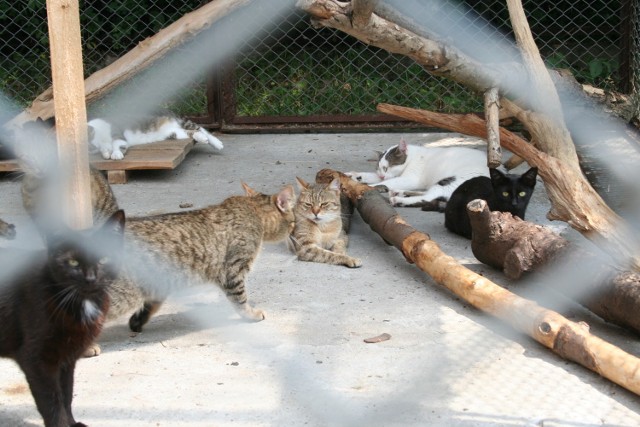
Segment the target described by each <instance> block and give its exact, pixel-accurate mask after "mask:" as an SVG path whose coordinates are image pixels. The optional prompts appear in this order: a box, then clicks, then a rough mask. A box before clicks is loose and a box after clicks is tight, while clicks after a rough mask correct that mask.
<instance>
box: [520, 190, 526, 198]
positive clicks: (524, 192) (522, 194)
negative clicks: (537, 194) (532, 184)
mask: <svg viewBox="0 0 640 427" xmlns="http://www.w3.org/2000/svg"><path fill="white" fill-rule="evenodd" d="M526 195H527V192H526V191H521V192H519V193H518V196H520V197H524V196H526Z"/></svg>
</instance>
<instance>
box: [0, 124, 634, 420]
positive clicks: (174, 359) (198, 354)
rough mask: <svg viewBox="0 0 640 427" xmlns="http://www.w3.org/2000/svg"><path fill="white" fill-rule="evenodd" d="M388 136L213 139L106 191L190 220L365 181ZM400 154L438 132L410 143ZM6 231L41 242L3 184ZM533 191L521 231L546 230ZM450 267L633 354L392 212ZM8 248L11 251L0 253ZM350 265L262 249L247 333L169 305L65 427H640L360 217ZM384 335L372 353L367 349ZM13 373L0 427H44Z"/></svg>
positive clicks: (214, 316)
mask: <svg viewBox="0 0 640 427" xmlns="http://www.w3.org/2000/svg"><path fill="white" fill-rule="evenodd" d="M400 136H401V135H400V134H325V135H316V134H303V135H220V139H221V140H223V142H224V143H225V148H224V150H223V151H222V152H214V150H212V149H210V147H201V146H197V147H196V148H195V149H194V150H193V151H191V153H190V154H189V155H188V156H187V159H186V160H185V161H184V162H183V163H182V164H181V165H180V166H179V167H178V168H177V169H175V170H173V171H146V172H135V173H133V174H132V175H131V178H130V181H129V183H128V184H126V185H120V186H116V187H115V188H114V191H115V193H116V196H117V197H118V200H119V202H120V205H121V206H122V207H123V208H124V209H125V210H126V212H127V214H128V215H142V214H147V213H159V212H171V211H178V210H181V209H180V208H179V205H180V204H181V203H192V204H193V206H194V207H195V208H197V207H202V206H206V205H208V204H213V203H217V202H219V201H221V200H222V199H224V198H225V197H227V196H229V195H232V194H241V193H242V189H241V186H240V181H241V180H242V181H245V182H247V183H249V184H250V185H251V186H253V187H254V188H256V189H258V190H262V191H264V192H275V191H276V190H277V189H279V188H280V187H281V186H283V185H284V184H289V183H291V184H293V183H294V182H295V176H296V175H297V176H300V177H302V178H304V179H305V180H313V179H314V176H315V173H316V172H317V171H318V170H320V169H322V168H325V167H330V168H333V169H337V170H341V171H352V170H355V171H373V170H374V167H375V164H374V163H373V162H370V161H369V159H370V158H372V157H373V150H381V149H385V148H387V147H389V146H390V145H393V144H395V143H397V141H398V140H399V138H400ZM405 137H406V139H407V140H408V142H410V143H424V142H427V141H429V140H432V139H433V138H434V137H433V135H425V134H419V133H413V134H405ZM0 195H1V196H0V217H1V218H3V219H5V220H8V221H10V222H13V223H15V224H16V226H17V227H18V233H19V238H18V240H16V241H14V242H12V244H14V245H18V246H29V245H32V244H33V243H32V242H33V240H31V238H34V237H35V236H36V235H35V232H34V231H33V229H32V227H31V225H30V224H29V221H28V219H27V217H26V216H25V213H24V211H23V209H22V205H21V202H20V198H19V182H17V181H16V180H15V179H14V178H13V177H12V176H11V175H3V176H0ZM548 207H549V206H548V202H547V199H546V196H545V194H544V189H543V186H542V185H539V186H538V188H537V191H536V194H535V196H534V199H533V202H532V204H531V205H530V208H529V211H528V212H527V219H528V220H530V221H533V222H537V223H541V224H549V225H551V226H552V227H554V229H556V230H557V231H560V232H563V233H564V234H565V235H568V236H571V235H572V233H574V232H573V231H571V230H568V229H567V227H566V225H565V224H563V223H551V224H550V223H549V222H548V221H547V220H546V218H545V214H546V212H547V210H548ZM399 212H400V213H401V215H402V216H403V217H404V218H405V219H407V221H408V222H409V223H410V224H412V225H413V226H414V227H415V228H417V229H419V230H421V231H425V232H427V233H429V234H430V235H431V237H432V238H433V239H434V240H435V241H436V242H437V243H438V244H439V245H440V247H441V248H442V249H443V250H444V251H445V252H446V253H448V254H450V255H452V256H454V257H456V258H457V259H459V261H460V262H461V263H463V264H465V265H467V266H468V267H469V268H471V269H473V270H475V271H479V272H482V274H484V275H486V276H488V277H490V278H491V279H493V280H494V281H496V282H497V283H499V284H502V285H504V286H506V287H508V288H509V289H510V290H511V291H513V292H515V293H518V294H522V295H525V296H527V297H529V298H532V299H535V300H537V301H540V302H541V304H544V305H545V306H547V307H549V308H553V309H556V310H558V311H560V312H561V313H563V314H564V315H566V316H568V317H570V318H571V319H572V320H575V321H580V320H584V321H586V322H588V323H589V324H590V325H591V329H592V331H593V332H594V333H595V334H597V335H599V336H600V337H602V338H604V339H605V340H608V341H610V342H612V343H614V344H615V345H618V346H620V347H622V348H623V349H625V350H626V351H628V352H630V353H632V354H636V355H637V354H640V345H639V342H638V338H637V337H636V336H633V335H631V334H628V333H625V332H624V331H621V330H620V329H618V328H616V327H613V326H610V325H607V324H604V323H603V322H601V321H600V320H599V319H598V318H596V317H595V316H592V315H591V314H590V313H589V312H587V311H585V310H584V309H582V308H581V307H580V306H578V305H576V304H574V303H572V302H571V301H567V300H566V298H564V297H562V296H561V295H559V294H556V293H554V292H553V291H552V290H550V289H549V287H543V286H540V285H536V284H534V283H531V282H530V281H523V282H520V283H509V282H508V281H506V280H505V279H504V277H503V276H502V274H501V273H500V272H497V271H495V270H493V269H491V268H489V267H487V266H484V265H482V264H479V263H478V261H476V260H475V258H474V257H473V255H472V253H471V249H470V245H469V241H468V240H465V239H463V238H460V237H458V236H455V235H452V234H450V233H448V232H447V231H446V230H445V228H444V226H443V221H444V220H443V216H442V214H438V213H425V212H421V211H419V210H418V209H411V208H401V209H399ZM3 244H4V245H6V243H3ZM349 253H350V254H351V255H353V256H356V257H359V258H361V259H362V260H363V266H362V267H361V268H359V269H348V268H346V267H341V266H330V265H324V264H315V263H304V262H300V261H297V260H296V259H295V257H294V256H293V255H292V254H291V253H289V252H288V251H287V249H286V246H285V245H284V244H283V243H282V244H267V245H265V246H264V248H263V251H262V253H261V254H260V256H259V257H258V260H257V262H256V264H255V268H254V270H253V272H252V273H251V274H250V276H249V280H248V289H249V297H250V301H251V302H252V303H253V304H254V305H255V306H257V307H259V308H261V309H263V310H265V311H266V313H267V318H266V320H264V321H263V322H260V323H243V322H241V321H239V318H238V316H237V315H236V314H234V313H233V312H232V311H231V308H230V306H229V303H228V302H227V301H226V299H225V298H224V297H223V296H221V294H220V293H219V292H218V291H217V289H216V288H215V287H209V288H199V289H192V290H190V291H188V292H185V293H184V294H180V295H174V296H173V297H172V298H171V299H170V301H169V303H168V304H167V305H165V306H164V307H163V309H162V310H161V311H160V312H159V313H158V314H157V315H156V316H155V317H154V318H153V319H152V320H151V322H150V323H149V324H148V325H147V327H146V329H145V331H144V332H143V333H141V334H138V335H133V334H131V333H130V332H129V330H128V328H127V326H126V320H127V319H126V318H123V319H121V320H120V321H118V322H114V323H112V324H109V325H108V326H107V327H106V329H105V330H104V332H103V334H102V336H101V344H102V349H103V354H102V355H100V356H99V357H96V358H92V359H83V360H81V361H80V362H79V364H78V369H77V372H76V381H75V384H76V390H75V391H76V396H75V399H74V405H73V407H74V413H75V415H76V418H77V419H78V420H80V421H83V422H85V423H87V424H88V425H91V426H105V427H109V426H122V425H126V426H129V427H142V426H172V427H173V426H190V427H191V426H193V427H195V426H227V425H228V426H231V425H233V426H234V427H235V426H273V427H276V426H277V427H284V426H287V427H293V426H311V427H315V426H318V427H319V426H546V427H548V426H572V427H586V426H603V425H607V426H637V425H640V414H639V412H640V400H639V399H638V396H636V395H634V394H632V393H630V392H627V391H625V390H624V389H622V388H620V387H618V386H616V385H615V384H613V383H611V382H609V381H608V380H606V379H603V378H602V377H600V376H598V375H597V374H595V373H592V372H591V371H588V370H587V369H585V368H583V367H581V366H579V365H577V364H575V363H572V362H568V361H565V360H563V359H561V358H560V357H558V356H556V355H554V354H553V353H552V352H551V351H549V350H547V349H546V348H543V347H542V346H541V345H539V344H538V343H536V342H535V341H533V340H532V339H531V338H529V337H527V336H523V335H521V334H519V333H518V332H515V331H514V330H513V329H511V327H509V326H507V325H504V324H502V323H501V322H500V321H498V320H495V319H493V318H491V317H490V316H489V315H486V314H483V313H481V312H480V311H478V310H476V309H474V308H473V307H471V306H470V305H469V304H467V303H466V302H464V301H461V300H460V299H459V298H457V297H456V296H455V295H452V294H451V293H450V292H448V291H447V290H446V289H444V288H442V287H440V286H438V285H437V284H435V283H434V282H433V281H432V280H431V279H430V278H429V277H428V276H426V275H425V274H424V273H422V272H420V271H419V270H418V269H417V268H416V267H415V266H413V265H409V264H407V263H406V262H405V260H404V258H403V256H402V255H401V254H400V253H399V252H398V251H397V250H396V249H394V248H392V247H389V246H387V245H386V244H385V243H384V242H383V241H382V240H381V239H380V238H379V237H378V236H377V235H375V234H374V233H373V232H371V231H370V229H369V227H368V226H367V225H366V224H364V223H363V222H362V220H361V219H360V218H359V216H357V214H356V216H355V217H354V220H353V226H352V232H351V243H350V248H349ZM384 332H386V333H389V334H390V335H391V339H390V340H388V341H385V342H381V343H376V344H366V343H364V341H363V340H364V339H365V338H369V337H372V336H376V335H379V334H381V333H384ZM41 425H42V421H41V419H40V416H39V415H38V413H37V411H36V408H35V404H34V402H33V399H32V397H31V395H30V393H29V389H28V386H27V384H26V382H25V380H24V377H23V374H22V373H21V371H20V370H19V369H18V368H17V367H16V365H15V364H14V363H13V362H12V361H10V360H7V359H2V360H0V426H16V427H26V426H29V427H31V426H41Z"/></svg>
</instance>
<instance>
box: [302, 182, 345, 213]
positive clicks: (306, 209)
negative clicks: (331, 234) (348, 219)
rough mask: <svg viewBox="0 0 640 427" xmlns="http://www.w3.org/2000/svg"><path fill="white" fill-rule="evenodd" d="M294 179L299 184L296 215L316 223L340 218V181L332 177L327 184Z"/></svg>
mask: <svg viewBox="0 0 640 427" xmlns="http://www.w3.org/2000/svg"><path fill="white" fill-rule="evenodd" d="M296 179H297V180H298V184H299V186H300V196H299V197H298V202H297V204H296V208H295V212H296V215H298V216H301V217H302V218H305V219H308V220H309V221H313V222H315V223H316V224H321V223H326V222H330V221H333V220H335V219H337V218H340V214H341V210H340V181H338V180H337V179H334V180H333V181H331V183H329V184H308V183H306V182H305V181H303V180H302V179H300V178H296Z"/></svg>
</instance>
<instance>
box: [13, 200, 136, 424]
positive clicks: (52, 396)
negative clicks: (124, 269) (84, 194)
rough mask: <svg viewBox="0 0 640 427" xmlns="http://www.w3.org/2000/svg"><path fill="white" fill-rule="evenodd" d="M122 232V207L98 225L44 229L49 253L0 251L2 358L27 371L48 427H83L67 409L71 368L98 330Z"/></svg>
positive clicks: (114, 273)
mask: <svg viewBox="0 0 640 427" xmlns="http://www.w3.org/2000/svg"><path fill="white" fill-rule="evenodd" d="M123 231H124V213H123V212H122V211H121V210H120V211H117V212H116V213H114V214H113V215H112V216H111V217H110V218H109V219H108V220H107V222H106V223H105V224H104V225H103V226H102V227H100V228H98V229H95V228H94V229H92V230H85V231H72V230H65V231H64V232H62V231H59V232H56V233H48V236H47V239H46V242H47V251H46V252H42V251H41V252H31V251H19V250H11V251H9V250H5V251H2V252H0V272H2V276H0V356H2V357H9V358H12V359H14V360H15V361H16V362H17V363H18V365H19V366H20V369H22V371H23V372H24V374H25V376H26V378H27V382H28V383H29V387H30V389H31V394H32V395H33V398H34V399H35V402H36V406H37V407H38V411H39V412H40V415H42V418H43V419H44V424H45V426H46V427H69V426H73V427H82V426H85V424H82V423H80V422H76V421H75V419H74V418H73V415H72V413H71V400H72V398H73V373H74V369H75V366H76V361H77V360H78V359H79V358H80V357H81V355H82V354H83V352H84V350H85V349H86V348H87V347H88V346H89V345H90V344H91V343H93V342H94V340H95V339H96V338H97V336H98V334H99V333H100V331H101V330H102V324H103V322H104V319H105V315H106V313H107V310H108V308H109V297H108V294H107V287H108V286H109V284H110V283H111V282H112V281H113V280H114V279H115V278H116V276H117V274H118V272H119V270H120V263H121V257H120V253H121V252H122V247H123ZM25 252H28V253H25ZM9 270H11V271H9Z"/></svg>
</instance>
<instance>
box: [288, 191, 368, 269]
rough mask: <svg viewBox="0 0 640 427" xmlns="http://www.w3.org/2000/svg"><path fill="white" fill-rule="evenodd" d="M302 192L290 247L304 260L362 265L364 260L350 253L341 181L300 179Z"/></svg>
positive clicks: (297, 206)
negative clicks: (318, 182) (306, 180)
mask: <svg viewBox="0 0 640 427" xmlns="http://www.w3.org/2000/svg"><path fill="white" fill-rule="evenodd" d="M297 180H298V185H299V187H300V195H299V197H298V201H297V203H296V207H295V216H296V225H295V228H294V230H293V232H292V233H291V236H290V237H289V241H288V243H289V247H290V249H292V250H293V251H294V252H295V253H296V255H297V256H298V259H299V260H301V261H313V262H321V263H326V264H336V265H345V266H347V267H351V268H354V267H360V266H361V265H362V261H360V260H359V259H358V258H353V257H350V256H349V255H347V244H348V237H347V234H346V232H345V231H344V224H343V219H342V214H343V212H342V209H341V203H340V182H339V181H338V180H337V179H336V180H333V181H332V182H331V183H329V184H308V183H306V182H305V181H304V180H302V179H301V178H297Z"/></svg>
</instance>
